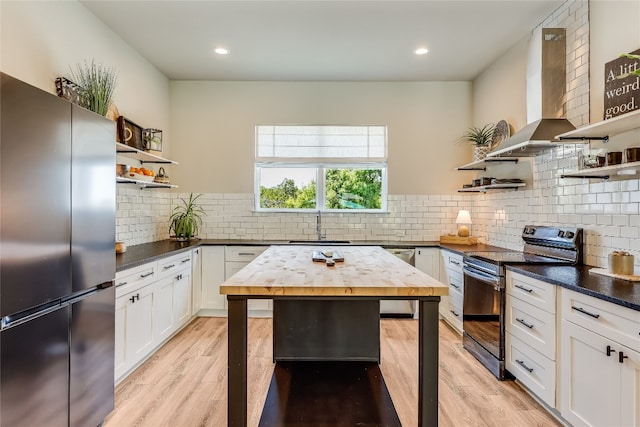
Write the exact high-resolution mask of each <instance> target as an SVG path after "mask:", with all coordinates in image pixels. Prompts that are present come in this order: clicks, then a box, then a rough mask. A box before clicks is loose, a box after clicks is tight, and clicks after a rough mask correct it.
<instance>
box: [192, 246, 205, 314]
mask: <svg viewBox="0 0 640 427" xmlns="http://www.w3.org/2000/svg"><path fill="white" fill-rule="evenodd" d="M201 253H202V248H195V249H193V250H192V251H191V292H192V295H191V315H192V316H196V315H197V314H198V312H199V311H200V307H201V306H202V255H201Z"/></svg>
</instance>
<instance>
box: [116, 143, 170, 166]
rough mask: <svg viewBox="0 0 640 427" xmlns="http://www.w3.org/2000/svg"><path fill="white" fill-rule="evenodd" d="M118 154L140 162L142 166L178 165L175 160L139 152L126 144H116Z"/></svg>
mask: <svg viewBox="0 0 640 427" xmlns="http://www.w3.org/2000/svg"><path fill="white" fill-rule="evenodd" d="M116 153H118V154H122V155H123V156H126V157H129V158H132V159H135V160H138V161H139V162H140V163H142V164H144V163H156V164H170V165H177V164H178V162H175V161H173V160H169V159H165V158H164V157H160V156H156V155H155V154H151V153H148V152H146V151H142V150H138V149H137V148H134V147H130V146H128V145H126V144H121V143H119V142H116Z"/></svg>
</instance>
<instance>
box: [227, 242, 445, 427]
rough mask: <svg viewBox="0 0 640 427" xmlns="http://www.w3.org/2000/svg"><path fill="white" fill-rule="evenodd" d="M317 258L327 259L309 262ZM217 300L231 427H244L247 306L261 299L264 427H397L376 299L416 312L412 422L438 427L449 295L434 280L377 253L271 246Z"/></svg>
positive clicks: (384, 253) (345, 248)
mask: <svg viewBox="0 0 640 427" xmlns="http://www.w3.org/2000/svg"><path fill="white" fill-rule="evenodd" d="M331 251H333V252H334V253H333V254H332V253H331ZM338 251H339V254H340V255H341V258H342V259H336V260H335V263H333V262H332V261H334V259H333V258H336V255H338V254H337V253H336V252H338ZM314 252H316V255H317V253H318V252H320V253H322V252H324V254H326V259H322V258H321V261H322V262H318V261H315V262H314V261H313V259H312V258H313V255H314ZM332 255H333V256H332ZM316 258H317V256H316ZM332 263H333V265H331V264H332ZM220 292H221V293H222V294H226V295H227V300H228V309H229V376H228V381H229V384H228V386H229V388H228V393H229V394H228V424H229V426H246V425H247V300H249V299H264V298H267V299H272V300H273V359H274V362H275V363H276V365H275V368H274V375H273V378H272V382H271V386H270V389H269V392H268V395H267V399H266V402H265V407H264V410H263V413H262V417H261V420H260V426H261V427H271V426H283V427H284V426H294V425H295V426H298V425H305V426H310V427H311V426H314V425H315V426H325V425H345V426H346V425H362V426H378V425H384V426H400V422H399V420H398V417H397V414H396V412H395V409H394V407H393V403H392V402H391V398H390V397H389V393H388V391H387V388H386V385H385V384H384V379H383V378H382V375H381V373H380V370H379V368H378V363H379V362H380V315H379V313H380V310H379V304H380V300H381V299H385V300H388V299H402V300H416V301H417V303H418V313H419V320H418V322H419V328H418V329H419V331H418V334H419V337H418V339H419V354H418V367H419V372H418V378H417V379H416V381H418V390H419V396H418V408H417V410H418V422H419V425H420V426H433V425H437V422H438V303H439V302H440V296H444V295H447V294H448V287H447V286H445V285H443V284H442V283H440V282H438V281H437V280H436V279H434V278H432V277H431V276H429V275H427V274H425V273H423V272H421V271H420V270H418V269H416V268H414V267H413V266H411V265H409V264H407V263H405V262H404V261H402V260H400V259H399V258H397V257H395V256H393V255H392V254H390V253H389V252H387V251H386V250H384V249H382V248H381V247H379V246H338V247H330V246H325V245H322V246H308V245H301V246H292V245H286V246H271V247H270V248H269V249H267V250H266V251H265V252H263V253H262V254H261V255H260V256H259V257H258V258H256V259H255V260H254V261H253V262H251V263H250V264H249V265H247V266H246V267H244V268H243V269H242V270H241V271H239V272H238V273H236V274H235V275H234V276H232V277H231V278H229V280H227V281H226V282H224V283H223V284H222V285H221V286H220Z"/></svg>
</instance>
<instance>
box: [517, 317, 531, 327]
mask: <svg viewBox="0 0 640 427" xmlns="http://www.w3.org/2000/svg"><path fill="white" fill-rule="evenodd" d="M516 321H517V322H518V323H521V324H523V325H524V326H526V327H527V328H529V329H533V325H530V324H529V323H527V322H525V321H524V320H523V319H518V318H517V317H516Z"/></svg>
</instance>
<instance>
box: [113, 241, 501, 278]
mask: <svg viewBox="0 0 640 427" xmlns="http://www.w3.org/2000/svg"><path fill="white" fill-rule="evenodd" d="M289 244H291V243H289V240H241V239H202V240H193V241H191V242H177V241H175V240H160V241H157V242H151V243H143V244H141V245H134V246H129V247H128V248H127V251H126V252H125V253H123V254H117V255H116V271H121V270H126V269H128V268H132V267H136V266H138V265H142V264H144V263H147V262H150V261H155V260H157V259H160V258H163V257H166V256H169V255H174V254H177V253H180V252H182V251H186V250H189V249H193V248H195V247H198V246H207V245H224V246H271V245H289ZM296 244H303V243H296ZM304 244H309V245H312V244H314V243H312V242H309V243H304ZM345 244H348V245H352V246H382V247H383V248H391V247H393V248H417V247H434V248H443V249H447V250H449V251H452V252H456V253H458V254H461V255H463V254H464V253H465V252H469V251H501V250H502V251H504V250H505V249H503V248H499V247H497V246H489V245H484V244H478V245H451V244H441V243H440V242H438V241H416V242H394V241H388V240H387V241H373V240H366V241H365V240H351V241H349V243H331V245H334V246H340V245H345Z"/></svg>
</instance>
